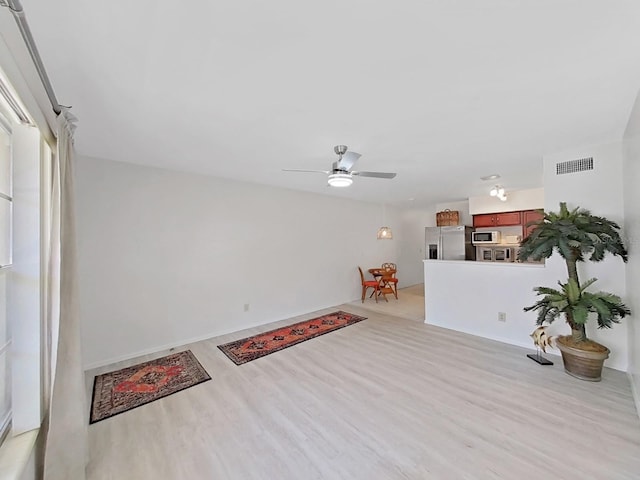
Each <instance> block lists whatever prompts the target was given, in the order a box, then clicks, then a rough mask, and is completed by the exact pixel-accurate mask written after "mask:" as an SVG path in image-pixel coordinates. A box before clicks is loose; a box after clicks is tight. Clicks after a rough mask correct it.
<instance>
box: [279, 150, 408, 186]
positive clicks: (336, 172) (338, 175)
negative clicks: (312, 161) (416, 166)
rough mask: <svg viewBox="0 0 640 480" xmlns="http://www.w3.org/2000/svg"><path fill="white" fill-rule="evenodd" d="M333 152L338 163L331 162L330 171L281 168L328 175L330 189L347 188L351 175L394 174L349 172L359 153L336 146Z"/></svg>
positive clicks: (373, 175)
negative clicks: (336, 156)
mask: <svg viewBox="0 0 640 480" xmlns="http://www.w3.org/2000/svg"><path fill="white" fill-rule="evenodd" d="M333 151H334V152H336V155H338V161H337V162H333V165H332V167H331V170H298V169H294V168H283V171H285V172H315V173H324V174H326V175H328V179H327V183H328V184H329V186H330V187H348V186H349V185H351V184H352V183H353V175H358V176H360V177H374V178H394V177H395V176H396V174H395V173H385V172H362V171H356V170H351V169H352V168H353V165H354V164H355V163H356V161H357V160H358V159H359V158H360V157H361V156H362V155H360V154H359V153H356V152H351V151H347V146H346V145H336V146H335V147H333Z"/></svg>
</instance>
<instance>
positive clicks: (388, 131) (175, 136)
mask: <svg viewBox="0 0 640 480" xmlns="http://www.w3.org/2000/svg"><path fill="white" fill-rule="evenodd" d="M23 5H24V7H25V11H26V14H27V20H28V22H29V24H30V26H31V29H32V31H33V35H34V37H35V39H36V42H37V45H38V48H39V50H40V53H41V56H42V58H43V61H44V64H45V66H46V69H47V71H48V74H49V77H50V78H51V82H52V84H53V86H54V90H55V91H56V95H57V97H58V100H59V101H60V103H62V104H66V105H72V106H73V110H72V111H73V112H74V113H75V114H76V115H77V116H78V117H79V119H80V122H79V124H78V129H77V131H76V148H77V151H78V152H79V153H80V154H84V155H89V156H94V157H100V158H106V159H112V160H120V161H125V162H133V163H140V164H144V165H155V166H159V167H166V168H171V169H177V170H184V171H191V172H198V173H204V174H210V175H216V176H221V177H228V178H235V179H239V180H246V181H249V182H255V183H262V184H269V185H275V186H281V187H287V188H293V189H300V190H306V191H312V192H319V193H325V194H332V195H339V196H344V197H348V198H354V199H359V200H365V201H380V202H386V203H392V204H395V205H398V206H402V205H407V204H408V203H410V202H413V204H414V205H420V204H424V203H435V202H444V201H455V200H461V199H464V198H467V197H469V196H475V195H484V194H486V192H487V191H488V189H489V187H490V186H491V182H483V181H482V180H480V177H481V176H483V175H488V174H491V173H499V174H501V175H502V179H501V180H500V182H501V183H503V184H504V185H505V187H506V188H507V191H509V190H512V189H521V188H531V187H539V186H541V181H542V180H541V179H542V155H543V154H546V153H552V152H557V151H560V150H563V149H566V148H571V147H575V146H581V145H587V144H597V143H602V142H608V141H613V140H617V139H620V138H621V137H622V134H623V132H624V129H625V126H626V124H627V120H628V117H629V113H630V110H631V106H632V104H633V102H634V100H635V97H636V95H637V93H638V90H639V89H640V58H639V57H638V52H639V51H640V28H639V27H638V25H640V1H637V0H607V1H604V0H520V1H514V0H415V1H412V0H396V1H394V2H382V1H378V2H375V1H373V2H372V1H371V0H368V1H364V0H323V1H317V2H306V1H304V0H302V1H301V0H271V1H269V2H265V1H260V0H234V1H231V0H226V1H225V0H220V1H199V2H187V3H185V2H176V1H167V0H137V1H134V2H124V3H123V2H114V1H111V2H89V1H86V0H56V1H55V2H51V1H38V2H31V1H23ZM336 144H346V145H348V146H349V148H350V149H352V150H354V151H357V152H359V153H361V154H362V158H361V159H360V160H359V161H358V164H357V166H356V169H360V170H381V171H392V172H397V173H398V176H397V177H396V178H395V179H393V180H381V179H374V178H356V179H355V181H354V185H352V187H350V188H348V189H336V188H329V187H326V179H325V178H324V176H323V175H322V174H315V173H289V172H282V169H283V168H300V169H321V170H324V169H328V168H329V167H330V164H331V162H333V161H334V160H335V159H336V157H335V155H334V153H333V146H334V145H336Z"/></svg>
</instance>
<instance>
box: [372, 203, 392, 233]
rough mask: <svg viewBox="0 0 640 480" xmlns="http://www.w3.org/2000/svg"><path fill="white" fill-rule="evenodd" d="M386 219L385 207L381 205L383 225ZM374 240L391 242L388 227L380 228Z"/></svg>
mask: <svg viewBox="0 0 640 480" xmlns="http://www.w3.org/2000/svg"><path fill="white" fill-rule="evenodd" d="M386 218H387V205H386V204H383V205H382V223H383V224H385V223H387V221H386ZM376 238H377V239H378V240H393V232H392V231H391V229H390V228H389V227H380V228H379V229H378V233H377V235H376Z"/></svg>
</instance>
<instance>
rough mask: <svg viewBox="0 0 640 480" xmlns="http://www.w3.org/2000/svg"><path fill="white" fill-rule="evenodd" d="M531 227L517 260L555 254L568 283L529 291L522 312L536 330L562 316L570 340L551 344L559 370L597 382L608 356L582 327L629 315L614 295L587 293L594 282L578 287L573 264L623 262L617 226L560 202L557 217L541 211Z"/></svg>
mask: <svg viewBox="0 0 640 480" xmlns="http://www.w3.org/2000/svg"><path fill="white" fill-rule="evenodd" d="M534 224H535V228H534V229H533V231H532V232H531V234H530V235H529V236H528V237H527V238H525V239H524V240H523V241H522V243H521V245H520V251H519V252H518V259H519V260H523V261H524V260H527V259H531V260H536V261H537V260H542V259H545V258H549V257H550V256H551V255H552V254H553V252H554V251H556V252H558V253H559V254H560V256H561V257H562V258H563V259H564V261H565V263H566V265H567V273H568V277H569V278H568V280H567V281H566V282H564V283H563V282H560V281H559V282H558V284H559V286H560V288H549V287H536V288H534V291H535V292H537V295H538V296H539V297H540V298H539V299H538V301H537V302H536V303H534V304H533V305H531V306H530V307H526V308H525V309H524V310H525V312H529V311H536V312H537V313H538V317H537V321H536V323H537V324H538V325H543V324H544V323H545V322H547V323H551V322H553V321H554V320H555V319H556V318H558V317H559V316H561V315H564V317H565V320H566V322H567V324H568V325H569V326H570V327H571V335H567V336H559V337H556V342H555V343H556V346H557V347H558V349H559V350H560V352H561V353H562V360H563V362H564V367H565V371H566V372H567V373H568V374H570V375H573V376H574V377H577V378H580V379H582V380H590V381H599V380H600V378H601V375H602V367H603V364H604V361H605V360H606V359H607V358H608V357H609V353H610V352H609V349H608V348H607V347H605V346H604V345H601V344H599V343H597V342H594V341H593V340H590V339H588V338H587V334H586V329H585V324H586V323H587V320H588V319H589V317H592V316H596V318H597V322H598V328H611V327H612V326H613V324H614V323H619V322H620V319H621V318H624V317H625V316H626V315H629V314H630V313H631V312H630V310H629V309H628V308H627V307H626V306H625V305H624V304H623V303H622V301H621V299H620V297H618V296H617V295H613V294H611V293H606V292H590V291H587V289H588V288H589V287H590V286H591V285H593V283H594V282H595V281H596V279H595V278H592V279H590V280H587V281H586V282H584V283H582V284H581V283H580V280H579V278H578V263H580V262H584V261H585V259H588V260H589V261H592V262H599V261H601V260H603V259H604V257H605V254H606V253H607V252H608V253H611V254H613V255H615V256H619V257H620V258H622V260H623V261H624V262H626V261H627V250H626V249H625V246H624V244H623V242H622V239H621V238H620V235H619V233H618V230H620V227H619V226H618V224H617V223H615V222H612V221H610V220H607V219H606V218H603V217H598V216H595V215H592V214H591V212H589V211H588V210H585V209H582V208H579V207H577V208H575V209H573V210H569V209H568V208H567V205H566V203H564V202H561V203H560V211H559V212H558V213H554V212H545V213H544V216H543V218H542V219H541V220H539V221H538V222H534Z"/></svg>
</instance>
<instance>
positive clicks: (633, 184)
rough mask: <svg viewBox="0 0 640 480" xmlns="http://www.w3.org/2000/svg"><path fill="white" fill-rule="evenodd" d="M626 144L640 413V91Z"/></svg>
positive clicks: (632, 337) (632, 341) (634, 368)
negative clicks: (639, 323)
mask: <svg viewBox="0 0 640 480" xmlns="http://www.w3.org/2000/svg"><path fill="white" fill-rule="evenodd" d="M624 145H625V150H624V175H623V178H624V207H625V208H624V225H625V236H626V238H627V246H628V249H629V262H628V264H627V268H626V274H627V276H626V280H627V300H628V302H629V303H628V305H629V307H630V308H631V318H630V319H629V322H628V324H629V338H628V345H629V369H628V372H629V375H630V377H631V382H632V385H633V390H634V396H635V400H636V408H637V409H638V414H640V325H638V321H639V320H640V209H639V208H638V205H640V188H638V187H639V186H640V94H638V97H637V98H636V102H635V105H634V107H633V110H632V112H631V116H630V118H629V124H628V125H627V131H626V132H625V142H624Z"/></svg>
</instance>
